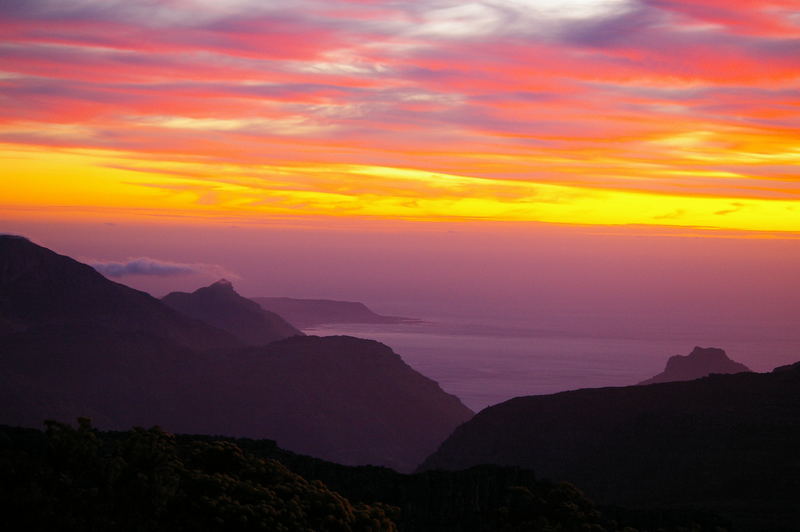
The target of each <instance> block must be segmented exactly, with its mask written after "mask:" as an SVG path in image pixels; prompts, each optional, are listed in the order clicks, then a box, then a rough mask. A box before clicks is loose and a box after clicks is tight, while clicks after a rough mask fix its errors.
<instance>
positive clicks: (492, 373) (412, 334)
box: [304, 318, 800, 411]
mask: <svg viewBox="0 0 800 532" xmlns="http://www.w3.org/2000/svg"><path fill="white" fill-rule="evenodd" d="M551 325H552V323H551ZM645 330H646V329H645ZM304 331H305V332H306V333H308V334H317V335H322V336H327V335H340V334H342V335H351V336H358V337H361V338H369V339H373V340H378V341H380V342H383V343H385V344H387V345H389V346H391V347H392V348H393V349H394V350H395V352H397V353H398V354H400V356H402V357H403V360H405V361H406V363H408V364H409V365H410V366H412V367H413V368H414V369H416V370H417V371H419V372H421V373H423V374H424V375H427V376H428V377H430V378H432V379H434V380H436V381H437V382H439V384H440V385H441V386H442V388H443V389H444V390H445V391H446V392H448V393H452V394H455V395H456V396H458V397H459V398H460V399H461V400H462V401H463V402H464V403H465V404H466V405H467V406H468V407H470V408H472V409H473V410H475V411H479V410H481V409H483V408H486V407H487V406H490V405H493V404H497V403H500V402H502V401H505V400H507V399H510V398H512V397H518V396H524V395H544V394H551V393H556V392H561V391H565V390H574V389H578V388H595V387H605V386H627V385H631V384H636V383H638V382H640V381H642V380H644V379H646V378H649V377H652V376H653V375H656V374H658V373H660V372H661V371H663V369H664V365H665V364H666V361H667V358H669V357H670V356H672V355H676V354H688V353H689V352H690V351H691V350H692V348H693V347H694V345H701V346H712V345H713V346H716V347H721V348H723V349H725V350H726V352H727V353H728V355H729V356H730V357H731V358H732V359H734V360H736V361H739V362H742V363H744V364H745V365H747V366H749V367H750V368H752V369H753V370H754V371H769V370H771V369H773V368H774V367H776V366H780V365H783V364H789V363H793V362H796V361H797V360H798V358H800V341H798V340H797V339H790V338H784V339H779V340H772V339H770V340H766V339H765V338H769V336H767V335H765V336H763V337H762V338H758V337H757V332H755V331H753V332H752V334H754V337H751V338H747V337H744V336H741V335H740V336H739V337H731V338H728V339H723V338H721V337H718V336H717V335H716V334H713V335H711V336H708V337H706V338H704V337H703V335H702V334H699V333H697V332H694V331H692V330H685V331H674V330H673V331H662V334H651V335H650V336H649V337H645V336H644V335H632V334H622V333H621V332H619V331H617V332H616V333H615V332H614V331H613V329H612V332H611V333H610V334H602V333H599V332H594V333H587V332H585V331H572V332H570V331H569V330H568V329H565V328H561V329H558V328H556V327H554V328H553V329H549V330H542V329H537V328H534V327H532V326H528V327H525V326H524V325H523V324H518V325H516V326H499V325H497V324H496V323H492V322H491V320H483V321H476V320H468V319H464V318H461V319H456V318H439V319H436V318H429V319H427V320H426V321H421V322H419V323H409V324H337V325H327V326H318V327H315V328H309V329H305V330H304ZM670 336H671V337H670Z"/></svg>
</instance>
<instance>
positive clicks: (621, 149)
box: [0, 0, 800, 231]
mask: <svg viewBox="0 0 800 532" xmlns="http://www.w3.org/2000/svg"><path fill="white" fill-rule="evenodd" d="M0 17H1V18H0V28H2V31H3V34H4V40H3V43H2V44H0V52H1V53H0V95H1V96H0V98H1V99H0V103H2V104H3V105H0V143H3V144H2V146H3V150H4V151H3V152H2V155H4V156H5V157H6V158H7V159H8V160H9V161H12V165H13V166H12V168H13V169H14V171H15V172H17V174H15V175H19V176H20V177H21V178H24V179H18V180H17V183H16V184H15V185H13V186H12V185H10V184H6V185H5V187H6V188H5V189H3V190H2V191H3V192H4V194H3V195H4V197H7V198H10V199H9V200H8V203H9V204H18V205H24V204H30V203H31V202H33V203H36V202H38V203H41V204H42V205H50V206H52V205H58V206H84V207H105V208H118V209H122V208H124V209H128V211H130V212H133V211H134V210H136V209H153V210H161V211H162V212H170V213H171V215H174V216H177V215H179V214H180V213H190V214H191V215H192V216H195V215H199V216H206V217H207V216H213V215H222V214H224V215H229V214H232V213H236V214H239V215H241V214H245V215H248V216H293V215H314V216H317V215H320V216H332V215H345V216H382V217H390V218H391V217H403V218H415V219H419V218H423V219H425V218H435V219H440V218H454V217H455V218H458V217H464V216H467V217H476V218H488V219H523V220H524V219H531V220H542V221H559V222H561V221H566V222H574V223H665V220H667V219H669V220H671V222H670V223H674V224H679V225H711V226H715V225H717V224H719V225H720V226H722V227H734V228H739V229H768V230H793V231H798V230H800V210H798V209H796V208H793V207H794V206H795V205H796V202H797V199H798V194H799V193H800V187H798V185H797V181H796V175H797V167H798V157H800V144H798V142H797V131H798V130H800V101H799V100H798V96H797V95H798V89H800V76H799V75H798V72H800V7H798V4H797V2H796V1H795V0H742V1H738V2H733V3H732V2H729V1H722V0H692V1H688V0H561V1H559V2H556V1H554V0H478V1H473V2H466V3H465V2H461V1H459V2H456V1H451V0H422V1H419V2H393V1H389V0H371V1H364V0H326V1H322V0H302V1H297V2H290V3H287V2H272V1H250V0H236V1H227V2H211V1H207V0H202V1H201V0H162V1H157V0H153V1H148V2H122V1H119V2H117V1H111V2H109V1H99V0H59V1H55V0H29V1H26V2H14V3H9V2H6V3H4V5H3V12H2V15H0ZM54 153H55V154H57V157H58V158H59V164H60V168H62V169H63V170H62V173H61V174H60V175H57V173H56V172H57V170H56V169H55V168H54V167H53V166H52V165H55V163H52V165H51V166H48V164H50V163H47V162H45V161H43V159H44V158H46V157H50V156H52V155H53V154H54ZM365 168H366V169H368V171H367V174H366V175H365V173H364V169H365ZM64 172H66V175H67V177H66V178H65V177H64V175H65V173H64ZM403 172H406V173H405V174H402V173H403ZM414 172H423V174H414V175H416V176H417V178H415V179H408V178H407V177H408V175H411V174H412V173H414ZM400 174H402V175H403V176H405V177H402V178H401V177H398V176H399V175H400ZM420 176H422V177H420ZM443 176H450V177H451V178H452V179H450V178H448V177H443ZM465 180H466V181H465ZM26 187H28V188H26ZM42 189H47V190H48V193H45V194H36V193H35V191H37V190H38V191H41V190H42ZM92 191H96V192H92ZM632 194H633V195H641V196H642V198H644V199H643V200H642V201H634V199H631V196H630V195H632ZM626 195H628V196H626ZM590 197H594V198H597V199H596V201H594V202H592V201H590V200H589V199H587V198H590ZM609 197H611V198H613V200H614V201H611V202H610V203H609V202H608V198H609ZM638 197H639V196H636V198H638ZM108 198H117V200H114V201H111V200H109V199H108ZM579 198H583V199H582V200H579ZM626 198H628V199H626ZM465 200H468V201H465ZM115 201H116V203H115ZM581 201H583V202H584V203H581ZM659 201H660V202H661V203H659ZM554 204H560V205H563V206H565V207H564V209H563V210H562V211H559V213H558V215H551V216H548V215H546V213H547V212H549V211H551V210H552V209H553V205H554ZM623 204H624V205H626V212H628V213H629V214H630V216H629V217H627V218H626V217H625V216H619V215H617V214H619V213H616V214H615V212H612V211H610V210H609V208H610V207H608V208H604V207H603V205H614V208H615V209H618V208H621V206H622V205H623ZM738 204H741V205H742V206H741V207H738ZM448 205H449V206H451V208H448ZM731 205H737V207H736V208H735V209H732V208H731ZM570 206H571V207H572V208H569V207H570ZM470 212H471V214H470ZM543 213H544V214H543ZM579 213H582V214H579ZM715 213H717V214H715ZM720 213H723V214H720ZM717 219H719V221H717ZM781 221H782V222H781ZM779 222H780V223H779Z"/></svg>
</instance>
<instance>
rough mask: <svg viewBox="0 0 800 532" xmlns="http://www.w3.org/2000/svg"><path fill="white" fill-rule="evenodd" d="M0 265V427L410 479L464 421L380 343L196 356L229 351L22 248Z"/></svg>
mask: <svg viewBox="0 0 800 532" xmlns="http://www.w3.org/2000/svg"><path fill="white" fill-rule="evenodd" d="M0 265H2V266H1V267H0V279H2V284H0V286H1V287H2V292H0V302H1V303H0V305H1V307H0V308H2V316H3V318H4V320H5V323H9V324H11V326H10V327H7V328H6V330H5V334H4V335H3V336H2V337H0V423H7V424H11V425H23V426H39V425H40V424H41V422H42V420H44V419H54V418H55V419H74V418H76V417H78V416H88V417H91V418H92V419H94V420H95V422H96V423H97V425H98V426H100V427H103V428H127V427H130V426H151V425H154V424H160V425H162V426H168V427H171V428H173V430H177V431H180V432H191V433H200V434H203V433H204V434H223V435H228V436H246V437H256V438H272V439H276V440H278V441H279V442H280V443H281V444H282V445H284V446H285V447H287V448H289V449H293V450H298V451H301V452H305V453H309V454H313V455H316V456H320V457H324V458H328V459H331V460H334V461H340V462H343V463H348V464H369V463H372V464H380V465H388V466H391V467H396V468H398V469H403V470H410V469H412V468H413V467H414V466H416V465H417V464H418V463H419V462H420V461H421V460H422V459H423V458H424V457H425V456H427V455H428V454H430V453H431V452H432V451H434V450H435V448H436V446H437V445H438V444H439V443H440V442H441V441H442V440H443V439H444V438H445V437H447V435H448V434H450V432H451V431H452V430H453V429H454V428H455V427H456V426H458V425H459V424H461V423H462V422H464V421H466V420H467V419H469V417H471V415H472V412H471V411H470V410H469V409H468V408H466V407H465V406H464V405H463V404H462V403H461V401H459V400H458V398H456V397H454V396H452V395H449V394H446V393H445V392H444V391H442V389H441V388H440V387H439V386H438V384H436V383H435V382H434V381H432V380H430V379H428V378H426V377H424V376H422V375H420V374H419V373H417V372H416V371H414V370H413V369H412V368H410V367H409V366H408V365H406V364H405V363H404V362H403V361H402V359H401V358H400V357H399V356H398V355H396V354H395V353H393V352H392V350H391V349H389V348H388V347H386V346H385V345H382V344H380V343H378V342H374V341H369V340H361V339H357V338H350V337H329V338H320V337H304V336H295V337H292V338H288V339H285V340H280V341H277V342H273V343H271V344H268V345H266V346H260V347H249V348H234V347H217V348H215V349H201V348H202V347H208V346H218V345H225V344H238V342H237V340H236V339H234V338H233V337H232V336H231V335H229V334H228V333H226V332H224V331H221V330H219V329H215V328H213V327H211V326H210V325H207V324H205V323H203V322H200V321H195V320H192V319H190V318H187V317H184V316H182V315H181V314H179V313H177V312H176V311H174V310H172V309H170V308H169V307H167V306H166V305H164V304H163V303H161V302H160V301H159V300H157V299H154V298H152V297H150V296H148V295H147V294H144V293H142V292H138V291H136V290H131V289H129V288H127V287H124V286H122V285H119V284H117V283H113V282H111V281H109V280H107V279H105V278H104V277H103V276H101V275H99V274H98V273H97V272H95V271H94V270H92V269H91V268H89V267H88V266H85V265H82V264H80V263H78V262H76V261H74V260H72V259H69V258H68V257H63V256H61V255H57V254H55V253H53V252H51V251H49V250H46V249H44V248H41V247H39V246H36V245H35V244H32V243H31V242H29V241H27V240H24V239H8V238H6V239H3V240H2V242H1V243H0ZM206 340H207V343H206Z"/></svg>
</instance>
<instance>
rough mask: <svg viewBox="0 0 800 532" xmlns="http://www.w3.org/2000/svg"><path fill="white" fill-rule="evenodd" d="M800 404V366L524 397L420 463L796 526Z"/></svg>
mask: <svg viewBox="0 0 800 532" xmlns="http://www.w3.org/2000/svg"><path fill="white" fill-rule="evenodd" d="M798 412H800V365H795V366H788V367H785V368H782V370H781V371H775V372H772V373H768V374H757V373H737V374H733V375H712V376H710V377H705V378H702V379H699V380H693V381H685V382H669V383H662V384H653V385H650V386H629V387H623V388H600V389H585V390H577V391H570V392H563V393H559V394H555V395H545V396H530V397H519V398H516V399H512V400H510V401H506V402H504V403H501V404H499V405H496V406H492V407H490V408H487V409H485V410H483V411H482V412H481V413H479V414H478V415H476V416H475V417H474V418H473V419H472V420H470V421H468V422H467V423H465V424H464V425H462V426H461V427H459V428H458V429H456V431H455V432H454V433H453V434H452V435H451V436H450V437H449V438H448V439H447V440H446V441H445V442H444V443H443V444H442V446H441V447H440V448H439V450H438V451H437V452H436V453H434V454H433V455H432V456H430V457H429V458H428V459H427V460H426V461H425V462H424V464H423V465H422V466H421V469H424V470H429V469H463V468H467V467H471V466H473V465H476V464H498V465H506V466H512V465H514V466H519V467H525V468H530V469H532V470H533V471H535V472H536V473H537V475H538V476H540V477H547V478H553V479H559V480H567V481H569V482H574V483H575V484H576V485H578V486H581V488H582V489H584V490H585V491H586V493H587V494H588V496H590V497H592V498H593V499H595V500H597V501H598V502H600V503H614V504H628V505H640V506H648V505H650V506H652V505H662V506H668V507H684V508H686V507H707V508H709V509H711V510H712V511H718V512H719V513H722V514H724V515H727V516H729V517H731V518H732V519H735V520H737V521H738V522H739V523H743V524H742V526H741V528H740V529H741V530H749V531H753V530H797V528H796V523H798V522H800V506H797V504H796V501H797V500H798V498H800V483H798V481H797V479H798V478H800V461H798V453H797V449H798V448H800V416H798ZM766 521H769V522H771V523H773V525H774V526H773V525H769V526H766V525H764V523H765V522H766ZM775 523H781V524H782V525H781V526H778V525H777V524H775ZM782 527H783V528H782Z"/></svg>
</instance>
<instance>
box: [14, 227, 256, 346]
mask: <svg viewBox="0 0 800 532" xmlns="http://www.w3.org/2000/svg"><path fill="white" fill-rule="evenodd" d="M48 328H58V329H67V328H75V329H86V330H91V329H100V328H102V329H107V330H109V331H114V332H119V333H142V334H148V335H152V336H156V337H160V338H164V339H165V340H168V341H170V342H173V343H177V344H180V345H184V346H189V347H195V348H211V347H232V346H236V345H241V344H240V343H239V342H238V341H237V340H236V339H235V338H234V337H233V336H231V335H230V334H228V333H226V332H224V331H221V330H219V329H216V328H214V327H209V326H208V325H206V324H204V323H201V322H199V321H197V320H194V319H191V318H189V317H186V316H184V315H183V314H179V313H178V312H175V311H174V310H172V309H170V308H168V307H166V306H164V305H162V304H161V303H160V302H159V301H158V300H157V299H156V298H154V297H152V296H150V295H148V294H146V293H144V292H140V291H138V290H134V289H133V288H129V287H127V286H124V285H121V284H118V283H115V282H112V281H109V280H108V279H106V278H105V277H103V276H102V275H101V274H100V273H98V272H97V271H96V270H94V268H92V267H90V266H87V265H86V264H81V263H80V262H77V261H75V260H73V259H71V258H69V257H65V256H63V255H59V254H57V253H54V252H52V251H50V250H49V249H46V248H43V247H41V246H38V245H36V244H34V243H33V242H31V241H29V240H28V239H26V238H23V237H15V236H7V235H0V335H3V334H8V333H13V332H24V331H41V330H45V329H48Z"/></svg>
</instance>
